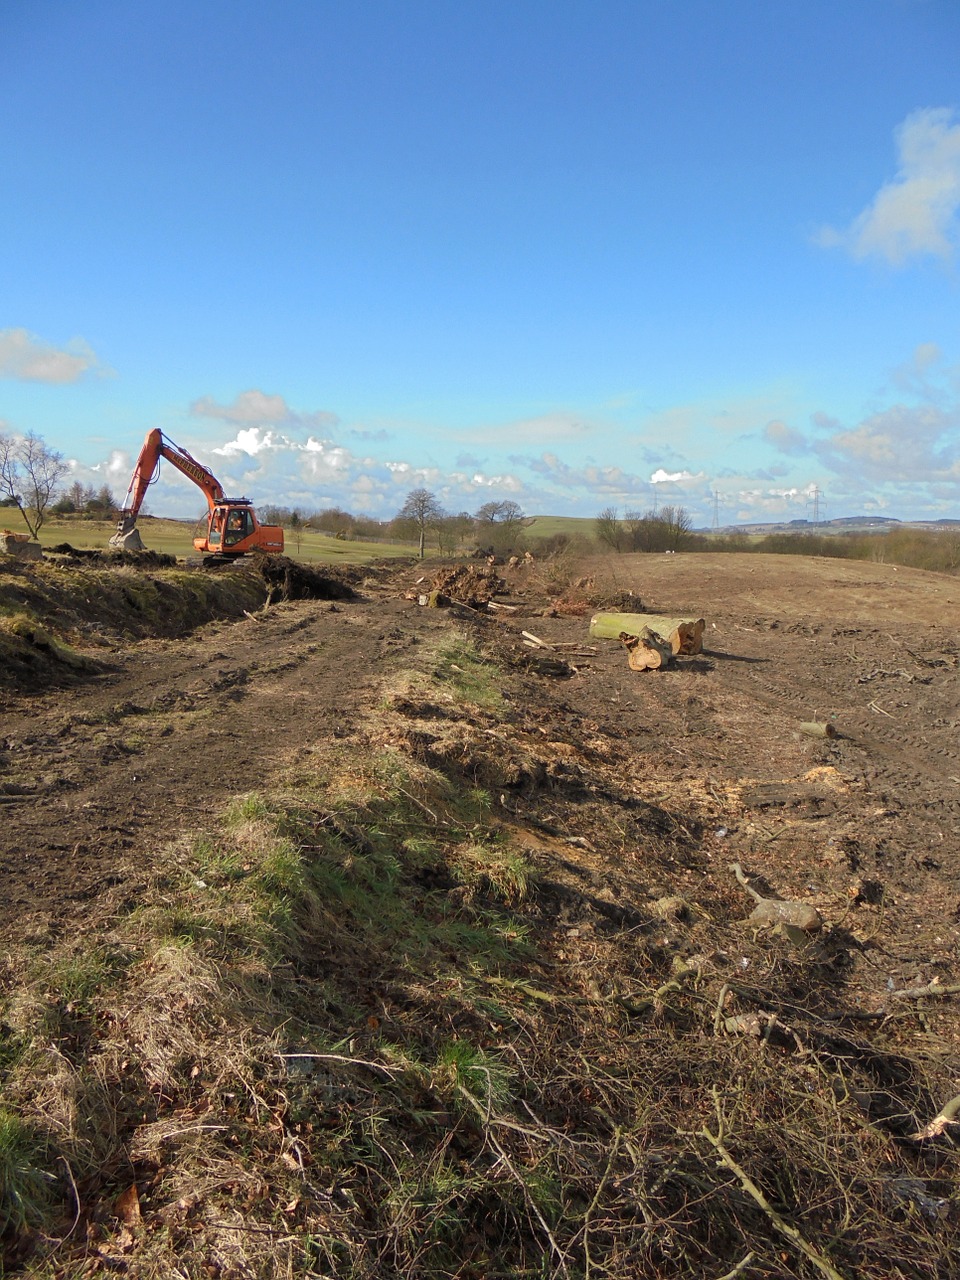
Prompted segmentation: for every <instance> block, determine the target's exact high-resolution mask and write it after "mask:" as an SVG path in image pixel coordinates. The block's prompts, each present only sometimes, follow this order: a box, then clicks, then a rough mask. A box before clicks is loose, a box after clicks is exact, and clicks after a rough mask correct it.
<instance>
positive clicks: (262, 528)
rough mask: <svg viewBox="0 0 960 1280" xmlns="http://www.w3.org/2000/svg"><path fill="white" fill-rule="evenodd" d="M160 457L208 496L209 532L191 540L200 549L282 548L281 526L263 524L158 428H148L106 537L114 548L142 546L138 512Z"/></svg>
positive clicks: (227, 552)
mask: <svg viewBox="0 0 960 1280" xmlns="http://www.w3.org/2000/svg"><path fill="white" fill-rule="evenodd" d="M161 458H166V460H167V461H168V462H169V463H171V464H172V465H173V466H174V467H176V469H177V470H178V471H180V472H182V474H183V475H185V476H186V477H187V478H188V479H190V480H192V481H193V483H194V484H195V485H197V487H198V488H200V489H202V490H203V493H204V496H205V497H206V499H207V532H206V535H205V536H204V537H200V538H194V541H193V545H194V546H195V547H196V549H197V550H198V551H206V552H208V553H210V554H212V555H215V556H218V557H235V556H242V555H245V554H246V553H247V552H248V551H255V550H258V549H260V550H265V551H270V552H274V553H279V552H281V551H283V530H282V529H281V528H280V527H279V526H277V525H263V524H261V523H260V522H259V520H258V519H257V516H256V512H255V511H254V510H253V507H252V506H251V505H250V502H249V500H248V499H246V498H233V499H231V498H226V497H225V496H224V492H223V485H222V484H221V483H220V481H219V480H218V479H217V477H216V476H215V475H214V474H213V472H212V471H208V470H207V468H206V467H205V466H204V465H203V463H202V462H198V461H197V460H196V458H194V457H193V455H192V454H190V453H188V452H187V450H186V449H184V448H182V447H181V446H180V445H178V444H174V443H173V441H172V440H168V439H167V438H166V436H164V434H163V432H162V431H161V430H160V429H159V428H158V427H154V429H153V430H152V431H148V432H147V437H146V439H145V440H144V442H143V447H142V449H141V450H140V456H139V458H138V459H137V465H136V466H135V467H134V471H133V477H132V479H131V481H130V487H129V488H128V490H127V496H126V498H125V499H124V505H123V510H122V511H121V512H120V519H119V520H118V522H117V531H116V533H115V534H114V535H113V537H112V538H111V539H110V545H111V546H112V547H118V548H121V549H123V550H126V551H140V550H143V542H142V541H141V538H140V534H139V532H138V530H137V527H136V526H137V516H138V515H139V514H140V508H141V507H142V506H143V500H144V498H145V497H146V495H147V489H148V488H149V487H150V485H151V484H153V483H154V481H155V480H156V479H157V475H158V473H159V469H160V459H161Z"/></svg>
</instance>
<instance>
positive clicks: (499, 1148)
mask: <svg viewBox="0 0 960 1280" xmlns="http://www.w3.org/2000/svg"><path fill="white" fill-rule="evenodd" d="M458 1092H459V1093H460V1094H461V1095H462V1096H463V1097H464V1098H465V1099H466V1101H467V1102H469V1103H470V1105H471V1107H473V1109H474V1111H476V1112H477V1114H478V1115H479V1117H480V1119H481V1120H482V1122H483V1127H484V1131H485V1132H486V1136H487V1140H488V1141H489V1142H490V1144H491V1146H492V1147H493V1148H494V1150H495V1151H496V1153H497V1155H498V1156H499V1157H500V1159H501V1161H502V1162H503V1164H504V1165H505V1166H506V1168H507V1170H508V1171H509V1173H510V1175H511V1176H512V1178H513V1180H514V1181H515V1182H516V1184H517V1186H518V1187H519V1188H520V1190H521V1191H522V1193H523V1197H524V1199H525V1200H526V1202H527V1205H528V1207H529V1208H530V1209H531V1210H532V1212H533V1214H534V1216H535V1217H536V1219H537V1221H538V1222H539V1223H540V1227H541V1229H542V1231H543V1233H544V1235H545V1236H546V1237H547V1240H548V1241H549V1243H550V1248H551V1249H552V1250H553V1252H554V1254H555V1255H556V1258H557V1262H558V1264H559V1266H560V1270H561V1271H562V1272H563V1274H564V1275H565V1276H568V1277H569V1275H570V1271H569V1269H568V1267H567V1256H566V1254H565V1253H564V1251H563V1250H562V1249H561V1248H560V1246H559V1245H558V1244H557V1241H556V1238H555V1237H554V1234H553V1232H552V1231H551V1230H550V1226H549V1223H548V1222H547V1220H546V1218H545V1217H544V1216H543V1214H542V1213H541V1212H540V1207H539V1205H538V1204H537V1202H536V1201H535V1200H534V1198H533V1196H532V1195H531V1194H530V1188H529V1187H528V1186H527V1184H526V1183H525V1182H524V1180H523V1178H522V1177H521V1176H520V1174H519V1173H518V1172H517V1170H516V1169H515V1168H514V1166H513V1162H512V1161H511V1159H510V1157H509V1156H508V1155H507V1153H506V1151H505V1150H504V1147H503V1144H502V1143H501V1142H500V1141H499V1139H498V1138H497V1136H496V1134H495V1133H494V1132H493V1129H492V1123H502V1122H501V1121H499V1120H498V1119H497V1117H496V1116H489V1117H488V1113H487V1111H486V1110H485V1109H484V1108H483V1107H482V1106H481V1105H480V1103H479V1102H478V1101H477V1099H476V1098H475V1097H474V1096H473V1094H472V1093H471V1092H470V1090H469V1089H464V1088H463V1086H462V1085H461V1086H460V1087H459V1089H458Z"/></svg>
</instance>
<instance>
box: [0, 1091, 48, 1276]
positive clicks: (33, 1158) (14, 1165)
mask: <svg viewBox="0 0 960 1280" xmlns="http://www.w3.org/2000/svg"><path fill="white" fill-rule="evenodd" d="M45 1162H46V1161H45V1150H44V1144H43V1141H42V1140H41V1139H40V1138H39V1137H38V1135H37V1133H36V1132H35V1130H34V1129H33V1128H32V1127H31V1126H30V1125H28V1124H26V1123H25V1122H24V1121H23V1120H22V1119H21V1118H20V1117H19V1116H17V1115H15V1114H14V1113H13V1112H11V1111H9V1110H7V1108H5V1107H2V1106H0V1241H2V1240H3V1239H4V1237H6V1238H7V1239H9V1238H11V1237H12V1236H14V1235H15V1234H16V1233H18V1232H22V1231H23V1230H24V1229H25V1228H29V1227H35V1226H37V1225H38V1224H39V1223H40V1222H42V1220H43V1218H44V1215H45V1213H46V1211H47V1209H48V1207H49V1204H50V1199H51V1195H50V1190H51V1182H52V1181H53V1178H52V1176H51V1175H50V1174H49V1173H48V1172H47V1171H46V1169H45V1168H44V1165H45ZM0 1274H2V1269H0Z"/></svg>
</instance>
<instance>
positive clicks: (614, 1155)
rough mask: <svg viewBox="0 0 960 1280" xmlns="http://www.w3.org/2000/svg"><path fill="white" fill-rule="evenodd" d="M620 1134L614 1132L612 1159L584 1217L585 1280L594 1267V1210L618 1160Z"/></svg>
mask: <svg viewBox="0 0 960 1280" xmlns="http://www.w3.org/2000/svg"><path fill="white" fill-rule="evenodd" d="M620 1134H621V1130H620V1129H619V1128H617V1129H615V1130H614V1134H613V1145H612V1146H611V1148H610V1158H609V1159H608V1160H607V1167H606V1169H604V1171H603V1177H602V1178H601V1179H600V1183H599V1185H598V1187H597V1190H596V1193H595V1194H594V1197H593V1199H592V1200H591V1201H590V1207H589V1208H588V1209H587V1212H586V1213H585V1214H584V1215H583V1276H584V1280H590V1269H591V1265H592V1264H591V1261H590V1219H591V1218H592V1217H593V1211H594V1209H596V1207H597V1205H598V1204H599V1203H600V1197H601V1195H603V1189H604V1187H605V1186H606V1185H607V1180H608V1178H609V1177H610V1170H611V1169H612V1168H613V1162H614V1160H615V1159H616V1158H617V1151H618V1149H619V1147H620Z"/></svg>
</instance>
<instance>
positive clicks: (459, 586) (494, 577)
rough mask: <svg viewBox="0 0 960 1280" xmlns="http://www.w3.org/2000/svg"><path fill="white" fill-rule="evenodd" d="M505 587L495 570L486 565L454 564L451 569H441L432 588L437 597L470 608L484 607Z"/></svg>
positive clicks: (503, 590)
mask: <svg viewBox="0 0 960 1280" xmlns="http://www.w3.org/2000/svg"><path fill="white" fill-rule="evenodd" d="M506 589H507V584H506V583H505V582H504V580H503V579H502V578H501V577H500V575H499V574H498V573H497V571H496V570H495V569H494V568H492V567H491V566H486V565H484V566H481V565H474V564H458V565H454V567H453V568H451V569H441V570H440V571H439V572H438V573H437V575H436V577H435V578H434V580H433V590H434V591H435V592H436V593H437V595H438V597H439V596H442V597H444V598H445V599H447V600H453V601H455V602H456V603H457V604H465V605H468V606H469V607H470V608H471V609H486V607H487V605H489V603H490V601H491V600H492V599H493V597H494V596H496V595H500V594H502V593H503V592H505V591H506Z"/></svg>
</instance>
